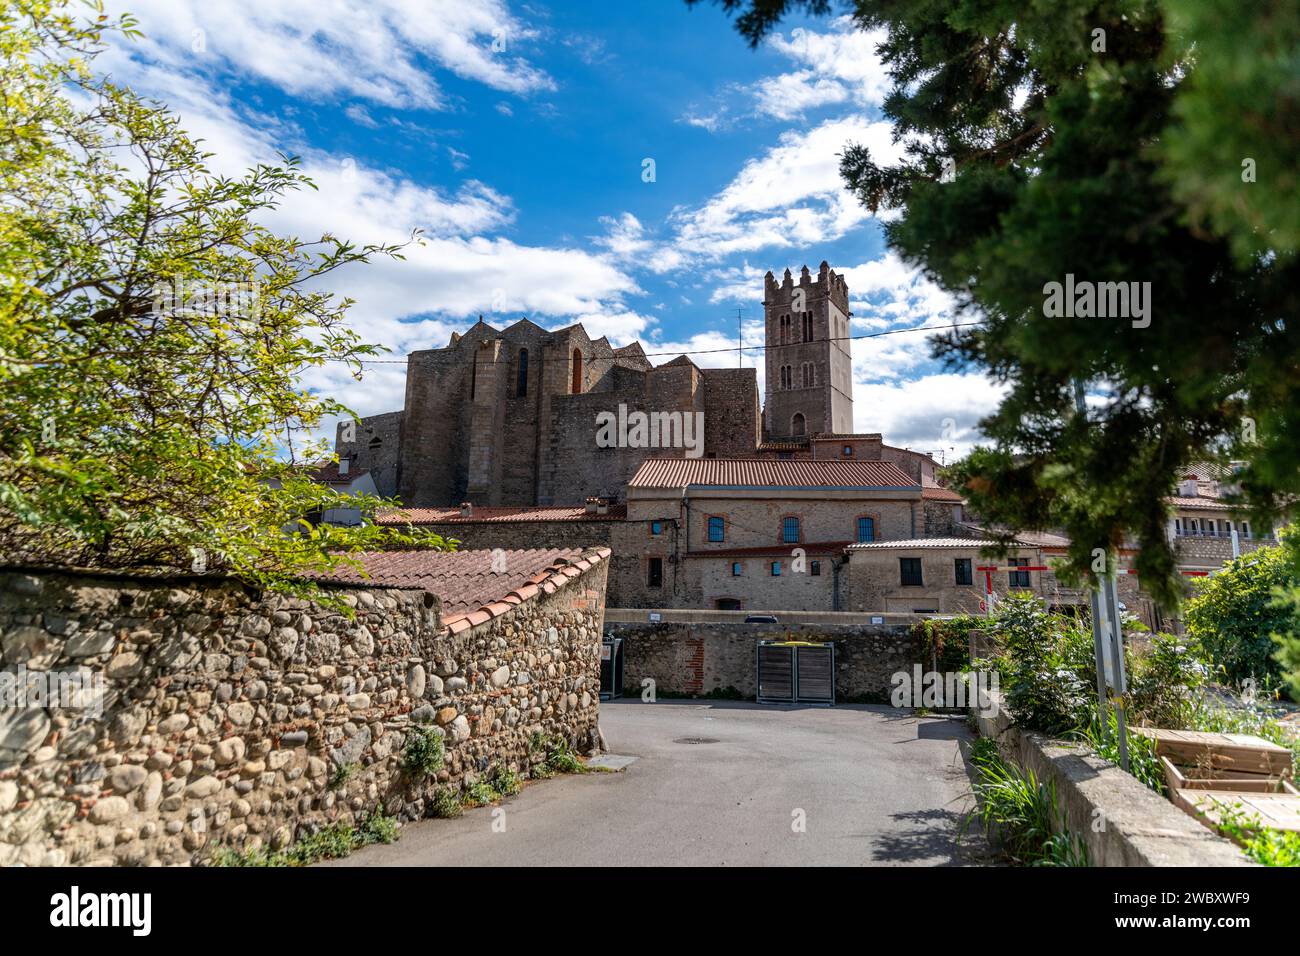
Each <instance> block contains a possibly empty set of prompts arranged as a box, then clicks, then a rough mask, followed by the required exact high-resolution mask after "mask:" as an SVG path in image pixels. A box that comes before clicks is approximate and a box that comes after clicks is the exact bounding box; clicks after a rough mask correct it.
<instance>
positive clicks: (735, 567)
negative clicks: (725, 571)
mask: <svg viewBox="0 0 1300 956" xmlns="http://www.w3.org/2000/svg"><path fill="white" fill-rule="evenodd" d="M743 570H744V568H743V566H742V565H741V563H740V562H739V561H732V562H731V576H732V577H733V578H738V577H740V575H741V572H742V571H743ZM738 610H739V609H738Z"/></svg>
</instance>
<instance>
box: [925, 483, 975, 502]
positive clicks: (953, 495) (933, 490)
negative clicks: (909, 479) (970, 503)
mask: <svg viewBox="0 0 1300 956" xmlns="http://www.w3.org/2000/svg"><path fill="white" fill-rule="evenodd" d="M921 497H922V498H925V499H926V500H928V501H951V502H953V503H960V502H964V501H965V500H966V499H965V498H963V497H962V496H961V495H959V494H957V492H955V491H953V490H952V489H951V488H939V487H937V486H935V485H926V486H925V487H924V488H922V489H921Z"/></svg>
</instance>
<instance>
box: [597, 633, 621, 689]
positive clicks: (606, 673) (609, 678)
mask: <svg viewBox="0 0 1300 956" xmlns="http://www.w3.org/2000/svg"><path fill="white" fill-rule="evenodd" d="M622 696H623V638H621V637H607V638H605V640H603V641H602V642H601V644H600V699H601V700H613V699H614V698H615V697H622Z"/></svg>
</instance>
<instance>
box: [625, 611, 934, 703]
mask: <svg viewBox="0 0 1300 956" xmlns="http://www.w3.org/2000/svg"><path fill="white" fill-rule="evenodd" d="M605 633H606V634H612V635H613V636H615V637H621V638H623V653H624V664H623V684H624V687H625V692H626V693H627V694H629V695H640V693H641V682H642V680H644V679H645V678H647V677H648V678H651V679H653V680H654V682H655V689H656V692H657V693H665V694H673V695H677V694H686V695H692V696H695V695H705V694H709V693H711V692H716V691H727V690H736V691H739V692H740V693H741V694H742V695H743V696H745V697H753V696H754V695H755V694H756V693H757V688H758V673H757V664H756V653H757V650H756V649H757V645H758V642H759V641H760V640H785V639H787V637H788V638H789V639H792V640H800V641H814V642H826V641H829V642H832V643H834V645H835V698H836V700H838V701H842V702H849V701H860V702H880V703H883V702H887V701H888V699H889V692H890V690H891V688H892V683H891V680H890V678H891V676H892V675H893V674H894V673H896V672H898V671H910V670H911V668H912V665H913V664H918V663H921V664H926V667H927V669H928V667H929V665H928V663H927V662H926V661H924V660H922V652H921V648H922V642H921V639H920V638H919V637H918V636H917V635H915V634H914V633H913V628H912V626H911V625H900V624H849V625H837V624H798V625H784V624H743V623H737V624H694V623H692V624H685V623H672V624H669V623H663V624H613V623H611V624H606V625H605Z"/></svg>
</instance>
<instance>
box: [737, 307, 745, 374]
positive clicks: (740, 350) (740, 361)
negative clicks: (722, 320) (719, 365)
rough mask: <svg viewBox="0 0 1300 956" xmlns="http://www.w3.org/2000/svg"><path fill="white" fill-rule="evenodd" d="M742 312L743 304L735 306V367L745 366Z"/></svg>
mask: <svg viewBox="0 0 1300 956" xmlns="http://www.w3.org/2000/svg"><path fill="white" fill-rule="evenodd" d="M744 313H745V309H744V307H743V306H736V368H744V367H745V328H744V324H743V322H742V321H741V318H742V316H743V315H744Z"/></svg>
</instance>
